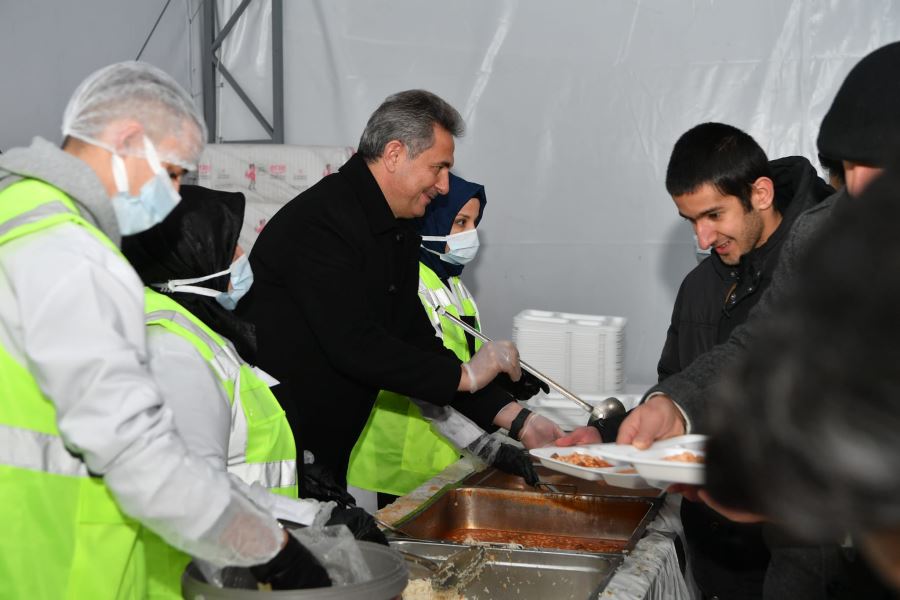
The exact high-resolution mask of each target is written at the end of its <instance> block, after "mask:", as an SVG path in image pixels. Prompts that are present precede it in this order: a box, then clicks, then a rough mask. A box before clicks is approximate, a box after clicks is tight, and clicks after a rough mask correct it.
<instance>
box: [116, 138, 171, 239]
mask: <svg viewBox="0 0 900 600" xmlns="http://www.w3.org/2000/svg"><path fill="white" fill-rule="evenodd" d="M103 147H104V148H106V149H107V150H110V152H112V174H113V179H114V180H115V183H116V190H117V192H116V195H115V196H113V197H112V204H113V210H114V211H115V213H116V221H117V222H118V223H119V231H121V233H122V235H132V234H135V233H140V232H141V231H146V230H148V229H150V228H151V227H153V226H154V225H156V224H158V223H161V222H162V221H163V219H165V218H166V215H168V214H169V213H170V212H172V209H173V208H175V205H176V204H178V201H179V200H181V196H180V195H178V192H176V191H175V186H173V185H172V180H171V178H170V177H169V173H168V172H167V171H166V170H165V169H164V168H163V166H162V163H160V162H159V157H158V156H157V154H156V148H155V147H154V146H153V143H152V142H151V141H150V140H149V139H147V136H144V152H145V156H144V157H145V158H146V159H147V162H148V163H149V165H150V169H151V170H152V171H153V177H151V178H150V180H149V181H147V183H145V184H144V185H142V186H141V189H140V191H139V192H138V195H137V196H132V195H131V194H130V192H129V188H128V170H127V169H126V168H125V161H124V160H122V157H121V156H119V154H118V153H117V152H116V151H115V149H112V148H109V147H107V146H106V145H103Z"/></svg>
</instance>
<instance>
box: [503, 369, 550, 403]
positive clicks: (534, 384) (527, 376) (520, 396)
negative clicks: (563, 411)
mask: <svg viewBox="0 0 900 600" xmlns="http://www.w3.org/2000/svg"><path fill="white" fill-rule="evenodd" d="M494 381H495V382H496V383H497V385H499V386H500V387H502V388H503V389H504V390H506V391H507V393H509V394H510V395H511V396H512V397H513V398H515V399H516V400H528V399H529V398H531V397H532V396H534V395H535V394H537V393H538V392H540V391H541V390H543V391H544V393H545V394H549V393H550V386H549V385H547V384H546V383H544V382H543V381H541V380H540V379H538V378H537V377H535V376H534V375H532V374H531V373H529V372H528V371H524V370H523V371H522V377H520V378H519V380H518V381H513V380H512V379H510V378H509V375H507V374H506V373H500V374H499V375H497V377H495V378H494Z"/></svg>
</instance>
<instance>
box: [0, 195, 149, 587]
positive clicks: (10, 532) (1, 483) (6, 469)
mask: <svg viewBox="0 0 900 600" xmlns="http://www.w3.org/2000/svg"><path fill="white" fill-rule="evenodd" d="M62 223H70V224H74V225H78V226H81V227H83V228H84V229H85V230H86V231H88V232H89V233H90V234H91V235H93V236H94V238H95V239H97V240H98V241H99V242H101V243H102V244H103V245H104V246H106V247H107V248H109V249H110V250H111V251H113V252H116V253H117V254H119V255H120V256H121V254H120V253H119V252H118V249H117V248H116V246H115V244H113V243H112V241H110V240H109V238H107V237H106V236H105V235H104V234H103V233H102V232H101V231H99V230H98V229H97V228H96V227H94V226H93V225H91V224H90V223H89V222H88V221H87V220H85V219H84V218H83V217H81V216H80V215H79V214H77V209H76V208H75V205H74V203H73V202H72V200H71V199H69V198H68V197H67V196H66V195H65V194H64V193H63V192H62V191H61V190H59V189H57V188H55V187H53V186H51V185H49V184H47V183H44V182H41V181H37V180H33V179H23V180H20V181H17V182H16V183H13V184H11V185H9V186H8V187H6V188H5V189H3V190H2V191H0V244H2V243H7V242H10V241H12V240H15V239H18V238H21V237H24V236H26V235H29V234H31V233H36V232H38V231H44V230H48V229H50V228H52V227H54V226H56V225H59V224H62ZM123 260H124V259H123ZM36 276H38V277H39V276H40V274H36ZM56 419H57V414H56V408H55V406H54V404H53V403H52V402H51V401H50V399H49V398H47V397H46V396H44V394H43V392H42V391H41V389H40V387H39V386H38V384H37V381H36V380H35V378H34V377H33V376H32V375H31V373H30V372H29V371H28V369H27V367H26V366H25V365H24V364H20V362H19V361H18V360H16V359H15V358H14V357H13V356H12V355H11V354H10V353H9V352H8V351H7V350H6V349H5V348H3V347H0V511H2V513H3V515H4V516H5V519H4V532H3V535H2V536H0V590H2V592H0V596H4V597H5V596H7V595H9V596H11V597H32V598H144V597H145V596H146V585H147V575H146V571H145V558H144V554H143V542H142V538H141V533H142V532H143V531H145V530H143V529H142V528H141V526H140V524H138V523H136V522H135V521H134V520H132V519H130V518H128V517H127V516H126V515H124V514H123V513H122V512H121V510H120V509H119V507H118V504H117V503H116V501H115V500H114V499H113V497H112V495H111V494H110V493H109V490H108V489H107V488H106V486H105V485H104V483H103V480H102V479H100V478H98V477H91V476H90V473H89V472H88V469H87V467H86V465H85V464H84V462H83V461H82V460H80V459H79V458H78V457H76V456H73V455H72V454H70V453H69V452H68V450H67V449H66V447H65V445H64V443H63V440H62V438H61V437H60V436H59V431H58V429H57V426H56ZM35 565H39V570H40V576H39V577H35V576H34V573H35V570H34V569H35Z"/></svg>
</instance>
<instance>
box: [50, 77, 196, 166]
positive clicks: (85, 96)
mask: <svg viewBox="0 0 900 600" xmlns="http://www.w3.org/2000/svg"><path fill="white" fill-rule="evenodd" d="M120 119H134V120H136V121H137V122H139V123H140V124H141V125H142V126H143V128H144V135H146V136H147V137H148V138H149V139H150V141H151V142H153V144H154V145H155V146H156V147H157V149H159V142H160V141H161V140H162V139H163V138H165V137H167V136H175V137H176V138H177V139H178V141H179V144H178V147H177V148H176V149H175V150H174V151H173V150H171V149H170V150H169V151H168V152H167V151H164V150H161V151H160V153H159V158H160V160H162V161H164V162H169V163H172V164H177V165H180V166H182V167H184V168H186V169H194V168H195V167H196V164H197V161H198V160H199V158H200V153H201V152H202V151H203V147H204V145H205V143H206V125H205V124H204V122H203V118H202V117H201V116H200V114H199V113H198V112H197V107H196V106H195V105H194V102H193V100H192V99H191V97H190V95H189V94H188V93H187V92H186V91H185V90H184V89H183V88H182V87H181V86H180V85H178V83H177V82H176V81H175V80H174V79H172V78H171V77H170V76H169V75H168V74H166V73H165V72H163V71H161V70H160V69H157V68H156V67H154V66H151V65H148V64H147V63H142V62H136V61H126V62H120V63H115V64H112V65H109V66H107V67H103V68H102V69H100V70H98V71H95V72H93V73H91V75H89V76H88V77H87V78H86V79H85V80H84V81H82V82H81V84H80V85H79V86H78V89H76V90H75V92H74V93H73V94H72V98H71V99H70V100H69V104H68V106H66V111H65V113H63V122H62V133H63V136H64V137H65V136H71V137H74V138H78V139H80V140H83V141H85V142H88V143H91V144H95V145H98V146H101V147H105V148H107V149H110V150H114V149H112V148H109V146H108V145H107V144H105V143H103V142H102V141H101V140H100V137H101V135H102V133H103V131H104V130H105V129H106V128H107V127H108V126H109V125H110V124H111V123H113V122H115V121H117V120H120ZM140 148H141V146H140V145H138V146H137V149H135V150H134V151H132V153H134V154H139V153H142V150H141V149H140Z"/></svg>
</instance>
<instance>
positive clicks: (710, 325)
mask: <svg viewBox="0 0 900 600" xmlns="http://www.w3.org/2000/svg"><path fill="white" fill-rule="evenodd" d="M769 166H770V168H771V171H772V177H773V180H774V183H775V197H776V206H777V207H778V209H779V211H780V212H781V215H782V221H781V223H780V224H779V226H778V228H777V229H776V230H775V232H774V233H773V234H772V235H771V236H770V237H769V239H768V240H767V241H766V243H765V244H763V245H762V246H760V247H759V248H755V249H753V250H751V251H750V252H748V253H747V254H745V255H744V256H742V257H741V262H740V264H738V265H736V266H729V265H726V264H725V263H723V262H722V260H721V259H720V258H719V256H718V255H717V254H715V253H712V254H711V255H710V257H709V258H707V259H705V260H704V261H703V262H701V263H700V264H699V265H697V267H695V268H694V270H693V271H691V272H690V273H688V275H687V276H686V277H685V278H684V281H683V282H682V283H681V288H680V289H679V290H678V297H677V298H676V300H675V307H674V309H673V311H672V322H671V324H670V325H669V331H668V333H667V335H666V343H665V346H664V347H663V351H662V355H661V356H660V359H659V364H658V366H657V372H658V373H659V380H660V381H661V382H662V381H664V380H665V379H666V378H668V377H669V376H671V375H675V374H676V373H679V372H680V371H681V370H682V369H685V368H687V367H688V365H690V364H691V363H692V362H693V361H694V359H695V358H697V357H698V356H700V355H701V354H703V353H704V352H706V351H708V350H710V349H712V347H713V346H715V345H716V344H720V343H722V342H724V341H726V340H727V339H728V336H729V335H731V332H732V330H733V329H734V328H735V327H737V326H738V325H740V324H742V323H743V322H744V321H746V320H747V317H748V315H749V314H750V310H751V309H752V308H753V307H754V306H755V305H756V303H757V301H758V300H759V299H760V298H761V297H762V295H763V293H764V291H765V290H766V288H768V286H769V283H770V282H771V280H772V274H773V272H774V270H775V266H776V264H778V255H779V253H780V251H781V247H782V243H783V242H784V240H785V239H786V238H787V237H788V232H789V231H790V229H791V226H792V225H793V223H794V221H795V219H796V218H797V216H798V215H800V213H802V212H803V211H805V210H806V209H808V208H810V207H811V206H814V205H816V204H818V203H819V202H821V201H822V200H824V199H825V198H826V197H828V196H829V195H830V194H831V193H832V192H833V190H832V189H831V188H830V187H828V186H827V185H826V184H825V182H824V181H822V180H821V179H819V177H818V175H817V173H816V170H815V168H813V166H812V165H811V164H810V163H809V161H808V160H806V159H805V158H801V157H788V158H782V159H779V160H775V161H772V162H770V163H769ZM681 520H682V524H683V526H684V533H685V536H686V538H687V542H688V554H689V556H690V558H691V564H692V571H693V575H694V579H695V580H696V582H697V584H698V586H699V587H700V589H701V591H702V592H703V594H704V595H705V596H708V597H720V598H748V599H749V598H759V597H761V596H762V595H763V581H764V578H765V574H766V568H767V565H768V563H769V548H768V547H767V544H766V543H765V541H764V540H763V529H762V527H761V526H760V525H744V524H739V523H734V522H731V521H729V520H728V519H726V518H724V517H722V516H721V515H719V514H718V513H716V512H715V511H713V510H712V509H710V508H709V507H707V506H706V505H705V504H703V503H697V502H689V501H687V500H685V501H683V502H682V504H681Z"/></svg>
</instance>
